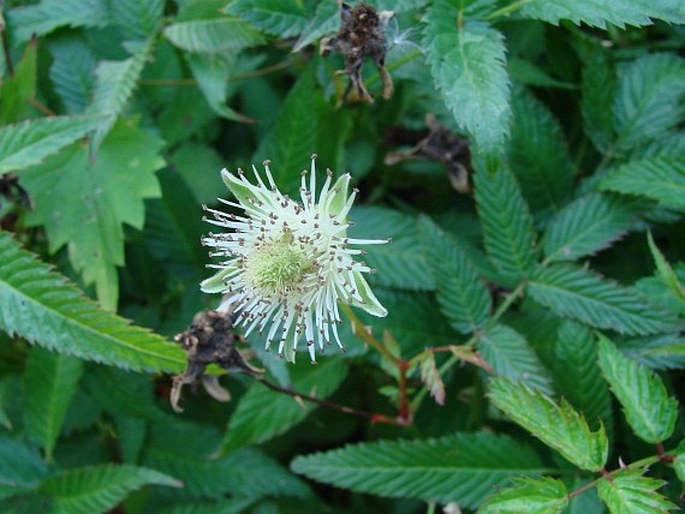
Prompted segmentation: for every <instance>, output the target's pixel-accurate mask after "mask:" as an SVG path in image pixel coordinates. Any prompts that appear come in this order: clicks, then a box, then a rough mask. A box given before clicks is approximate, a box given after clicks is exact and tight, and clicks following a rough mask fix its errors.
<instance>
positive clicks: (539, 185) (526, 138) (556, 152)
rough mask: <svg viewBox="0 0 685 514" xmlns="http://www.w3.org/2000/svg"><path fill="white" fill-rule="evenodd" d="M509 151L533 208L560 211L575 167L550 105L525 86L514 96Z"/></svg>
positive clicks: (512, 165) (516, 90)
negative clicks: (548, 106) (541, 100)
mask: <svg viewBox="0 0 685 514" xmlns="http://www.w3.org/2000/svg"><path fill="white" fill-rule="evenodd" d="M512 109H513V123H512V129H511V144H510V146H509V148H510V149H509V155H510V163H511V169H512V171H513V172H514V174H515V175H516V178H517V179H518V182H519V184H520V186H521V190H522V192H523V195H524V197H525V199H526V201H527V203H528V205H529V206H530V208H531V210H533V211H540V210H552V211H558V210H559V209H560V208H561V206H562V205H563V204H564V200H565V198H566V196H567V195H568V194H569V192H570V191H571V189H572V182H573V173H572V171H573V169H572V163H571V158H570V157H569V153H568V147H567V146H566V141H565V140H564V133H563V131H562V129H561V126H560V125H559V122H558V121H557V120H556V119H555V118H554V116H552V113H550V111H549V109H548V108H547V107H546V106H545V105H544V104H543V103H542V102H540V101H539V100H537V99H536V98H535V97H534V96H533V95H532V94H531V93H529V92H528V91H527V90H525V89H524V88H516V89H515V92H514V95H513V98H512Z"/></svg>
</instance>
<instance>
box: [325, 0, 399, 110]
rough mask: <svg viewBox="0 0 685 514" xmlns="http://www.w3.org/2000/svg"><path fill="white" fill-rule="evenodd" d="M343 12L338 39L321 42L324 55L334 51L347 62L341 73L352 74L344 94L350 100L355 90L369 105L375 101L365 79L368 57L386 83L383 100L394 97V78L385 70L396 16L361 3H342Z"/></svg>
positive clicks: (341, 11) (340, 1)
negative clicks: (390, 28)
mask: <svg viewBox="0 0 685 514" xmlns="http://www.w3.org/2000/svg"><path fill="white" fill-rule="evenodd" d="M338 5H339V11H340V30H339V31H338V33H337V34H336V35H335V36H329V37H325V38H322V39H321V47H320V53H321V55H323V56H327V55H328V54H329V53H330V52H332V51H333V52H340V53H341V54H343V57H344V59H345V70H344V71H341V72H340V73H344V74H346V75H349V77H350V81H349V83H348V84H347V88H346V89H345V92H344V93H343V100H345V99H347V96H348V95H349V93H350V91H352V89H354V91H355V92H356V93H357V96H358V97H359V98H360V99H361V100H363V101H365V102H373V96H372V95H371V93H369V91H368V90H367V89H366V86H365V85H364V80H363V78H362V66H363V64H364V58H365V57H370V58H371V60H372V61H373V62H374V63H375V64H376V67H377V68H378V72H379V73H380V75H381V80H382V81H383V98H385V99H386V100H387V99H389V98H390V97H392V95H393V92H394V88H393V83H392V77H391V76H390V73H388V70H386V69H385V54H386V52H387V50H388V42H387V38H386V35H385V29H386V27H387V25H388V21H389V20H390V19H391V18H392V17H393V16H394V13H393V12H392V11H381V12H380V13H378V12H377V11H376V9H374V8H373V7H372V6H370V5H368V4H365V3H361V4H358V5H356V6H354V7H351V6H350V5H349V4H346V3H345V2H343V1H342V0H338Z"/></svg>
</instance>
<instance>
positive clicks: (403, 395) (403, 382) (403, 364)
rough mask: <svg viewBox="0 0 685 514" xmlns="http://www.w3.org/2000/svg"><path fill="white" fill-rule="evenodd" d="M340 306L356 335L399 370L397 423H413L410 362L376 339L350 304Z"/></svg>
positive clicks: (403, 424) (404, 424) (405, 424)
mask: <svg viewBox="0 0 685 514" xmlns="http://www.w3.org/2000/svg"><path fill="white" fill-rule="evenodd" d="M340 308H341V309H342V311H343V312H344V313H345V316H347V318H348V319H349V320H350V322H351V323H352V332H353V333H354V335H356V336H357V337H359V338H360V339H361V340H362V341H364V342H365V343H366V344H368V345H369V346H373V347H374V348H375V349H376V350H378V352H379V353H380V354H381V355H383V356H384V357H386V358H387V359H388V360H389V361H390V362H392V363H393V364H394V365H395V366H396V367H397V370H398V371H399V378H398V379H397V386H398V389H399V392H400V413H399V417H398V419H397V423H396V424H399V425H402V426H407V425H409V424H411V418H412V415H411V413H412V412H413V411H412V410H410V408H409V399H408V398H407V369H409V363H408V362H407V361H405V360H404V359H402V358H400V357H398V356H396V355H394V354H393V353H391V352H390V350H388V349H387V347H386V346H385V345H384V344H383V343H381V342H380V341H379V340H378V339H376V338H375V337H374V336H373V334H372V333H371V332H370V331H369V330H367V329H366V327H365V326H364V324H363V323H362V322H361V320H360V319H359V318H358V317H357V315H356V314H355V313H354V312H353V311H352V309H351V308H350V306H349V305H346V304H344V303H341V304H340Z"/></svg>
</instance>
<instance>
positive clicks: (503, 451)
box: [291, 432, 542, 508]
mask: <svg viewBox="0 0 685 514" xmlns="http://www.w3.org/2000/svg"><path fill="white" fill-rule="evenodd" d="M291 468H292V469H293V471H295V472H296V473H301V474H303V475H306V476H308V477H310V478H312V479H313V480H317V481H319V482H324V483H327V484H333V485H335V486H337V487H344V488H346V489H351V490H353V491H357V492H364V493H371V494H376V495H379V496H386V497H391V498H398V497H399V498H401V497H405V498H417V499H424V500H431V501H435V500H437V501H440V502H445V503H446V502H450V501H454V502H458V503H459V505H460V506H461V507H466V508H473V507H475V506H477V505H478V504H479V503H480V502H481V501H482V498H483V497H484V496H485V495H486V494H487V493H488V492H490V491H491V490H492V488H493V487H496V486H500V485H503V484H504V483H506V481H507V480H508V479H509V478H511V477H512V476H516V475H535V474H538V473H540V472H541V471H542V465H541V462H540V460H539V457H538V456H537V455H536V454H535V452H533V451H532V450H531V449H530V448H528V447H526V446H522V445H520V444H519V443H517V442H515V441H514V440H513V439H511V438H509V437H506V436H500V435H495V434H490V433H485V432H481V433H457V434H454V435H452V436H449V437H444V438H441V439H427V440H416V441H407V440H398V441H379V442H374V443H362V444H356V445H348V446H346V447H344V448H342V449H338V450H333V451H329V452H323V453H316V454H313V455H307V456H300V457H297V458H296V459H295V460H294V461H293V462H292V464H291Z"/></svg>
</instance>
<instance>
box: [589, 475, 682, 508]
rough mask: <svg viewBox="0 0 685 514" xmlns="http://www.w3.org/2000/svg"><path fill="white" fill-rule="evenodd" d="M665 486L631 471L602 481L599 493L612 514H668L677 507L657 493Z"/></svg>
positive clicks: (598, 488)
mask: <svg viewBox="0 0 685 514" xmlns="http://www.w3.org/2000/svg"><path fill="white" fill-rule="evenodd" d="M664 484H665V482H664V481H663V480H655V479H653V478H649V477H645V476H642V472H641V471H640V470H634V471H633V470H631V471H624V472H621V473H618V474H617V475H615V476H613V477H611V479H608V478H606V477H605V478H602V479H600V480H599V482H597V492H598V493H599V497H600V498H601V499H602V501H603V502H604V503H605V504H606V506H607V507H609V512H610V513H611V514H667V513H668V512H669V511H670V510H671V509H675V508H677V507H676V506H675V505H674V504H673V503H671V502H670V501H668V500H667V499H666V498H664V497H663V496H662V495H661V494H659V493H657V492H656V490H657V489H659V488H660V487H661V486H663V485H664Z"/></svg>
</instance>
